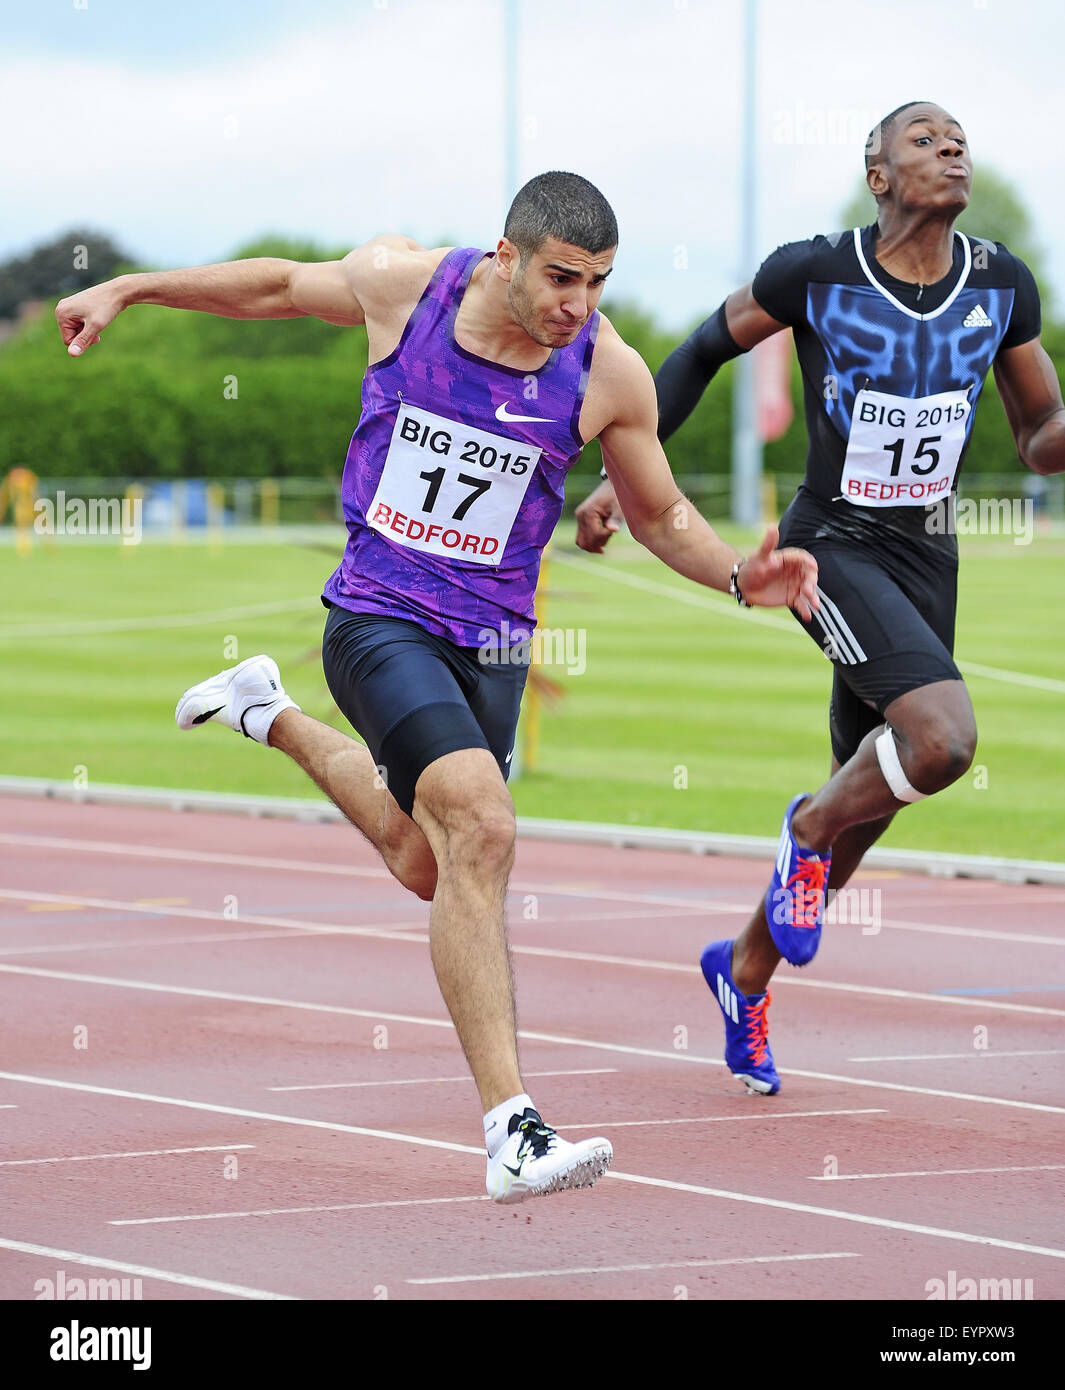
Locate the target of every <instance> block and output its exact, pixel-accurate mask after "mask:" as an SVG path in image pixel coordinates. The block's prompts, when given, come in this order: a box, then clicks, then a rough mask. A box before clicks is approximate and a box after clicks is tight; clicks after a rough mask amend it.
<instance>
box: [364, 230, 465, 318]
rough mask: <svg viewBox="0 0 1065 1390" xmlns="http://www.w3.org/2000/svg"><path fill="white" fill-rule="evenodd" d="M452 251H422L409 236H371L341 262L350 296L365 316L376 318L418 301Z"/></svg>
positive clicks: (435, 249)
mask: <svg viewBox="0 0 1065 1390" xmlns="http://www.w3.org/2000/svg"><path fill="white" fill-rule="evenodd" d="M452 249H453V248H452V247H450V246H442V247H436V248H434V249H432V250H426V248H425V247H424V246H419V244H418V243H417V242H416V241H412V240H411V238H410V237H407V236H400V235H394V234H386V235H383V236H377V237H373V238H372V239H371V240H370V241H366V242H364V243H363V244H362V245H361V246H357V247H356V248H355V250H354V251H350V252H349V253H348V254H347V255H346V256H345V257H344V259H343V261H341V265H342V266H343V269H344V275H345V277H346V278H347V281H348V283H349V284H350V286H351V289H352V293H353V294H354V295H355V297H356V298H357V299H358V301H359V303H360V304H361V305H362V306H363V308H364V309H365V310H366V311H367V312H368V313H371V314H373V313H376V314H378V315H380V314H381V313H382V312H385V313H388V312H390V311H392V310H395V309H397V308H402V307H403V306H404V305H410V307H413V305H414V304H416V303H417V301H418V300H419V299H420V298H421V296H422V293H423V292H424V290H425V287H426V285H428V283H429V281H430V280H431V279H432V278H433V272H434V271H435V270H436V268H437V266H438V265H439V264H440V262H441V261H442V260H443V259H444V257H445V256H446V255H447V253H448V252H449V251H450V250H452Z"/></svg>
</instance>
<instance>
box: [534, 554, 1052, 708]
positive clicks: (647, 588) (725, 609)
mask: <svg viewBox="0 0 1065 1390" xmlns="http://www.w3.org/2000/svg"><path fill="white" fill-rule="evenodd" d="M551 556H552V561H553V562H557V563H558V564H561V565H572V566H575V567H576V568H577V569H582V570H585V571H587V572H588V573H589V574H590V575H594V576H595V577H596V578H598V579H600V580H602V581H604V582H606V583H608V584H611V585H616V584H627V585H628V586H629V588H631V589H640V590H642V591H643V592H644V593H647V594H661V595H662V597H663V598H668V599H670V600H671V601H672V602H673V603H683V604H687V605H688V607H689V608H701V609H702V610H703V612H704V613H713V614H715V615H716V616H717V617H728V618H732V619H735V617H736V614H737V613H738V612H739V610H738V609H737V610H736V611H735V612H734V611H733V609H732V608H731V607H730V606H729V605H728V604H726V603H721V602H720V601H717V600H714V599H708V598H705V597H703V595H702V594H701V593H699V592H698V591H697V590H696V591H694V592H693V591H692V590H689V589H681V588H679V587H676V586H674V585H672V584H663V583H661V582H660V581H657V580H654V579H644V578H643V576H642V575H638V574H629V573H628V572H627V571H626V570H624V569H621V568H620V567H619V566H618V565H616V564H615V565H603V564H602V563H601V562H600V564H599V565H598V566H597V565H596V562H595V561H594V560H586V559H584V557H583V556H581V555H569V554H565V553H563V552H561V551H556V550H552V552H551ZM743 617H744V618H749V619H751V620H752V621H754V622H756V623H757V624H759V625H760V626H762V627H773V628H778V629H780V630H782V631H787V632H792V633H799V632H801V629H800V627H799V625H798V623H796V622H789V620H788V619H787V618H781V617H778V616H777V615H776V614H774V613H766V612H765V611H764V610H763V609H758V610H757V611H752V612H751V613H745V614H744V615H743ZM958 669H959V670H960V671H963V672H966V673H967V674H969V675H973V676H983V677H985V678H986V679H988V680H996V681H1005V682H1006V684H1008V685H1024V686H1028V687H1029V688H1030V689H1032V690H1052V691H1054V692H1055V693H1057V694H1065V681H1059V680H1054V679H1053V678H1052V677H1050V676H1032V675H1029V674H1028V672H1027V671H1010V670H1004V669H1003V668H1002V667H1000V666H982V665H978V664H977V663H976V662H974V661H959V662H958Z"/></svg>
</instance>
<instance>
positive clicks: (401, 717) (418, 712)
mask: <svg viewBox="0 0 1065 1390" xmlns="http://www.w3.org/2000/svg"><path fill="white" fill-rule="evenodd" d="M526 650H527V648H526ZM519 651H520V649H519ZM478 653H479V648H477V647H457V646H455V645H454V643H452V642H449V641H447V640H446V638H443V637H436V636H434V635H433V634H432V633H431V632H426V630H425V629H424V628H423V627H420V626H419V625H418V624H417V623H412V622H408V621H406V620H405V619H402V618H380V617H377V616H374V615H370V614H361V613H351V612H349V611H348V610H347V609H346V608H340V607H339V606H336V605H332V606H330V609H329V616H328V618H326V622H325V634H324V637H323V639H322V665H323V667H324V668H325V678H326V681H327V682H328V684H329V689H330V691H331V692H332V695H333V699H334V700H335V701H336V703H337V706H338V708H339V709H340V710H341V712H342V713H343V715H344V716H345V718H346V719H347V720H348V722H349V723H350V724H351V725H352V727H353V728H354V729H355V730H356V731H357V732H358V733H359V734H361V735H362V737H363V738H364V739H365V740H366V745H367V747H368V748H369V750H370V752H371V754H372V755H373V760H374V762H375V763H376V764H377V765H378V768H379V769H380V771H381V776H382V778H383V779H384V781H385V784H386V786H387V787H388V790H389V791H390V792H391V793H392V795H393V796H394V797H395V799H396V801H397V802H398V803H399V805H400V807H401V808H402V810H403V811H405V812H406V814H407V815H408V816H409V815H410V813H411V811H412V810H413V808H414V789H415V787H416V786H417V783H418V778H419V777H420V776H421V775H422V773H423V772H424V771H425V769H426V768H427V767H428V766H429V764H430V763H433V762H435V761H436V760H437V758H442V757H444V755H445V754H447V753H455V752H458V751H459V750H460V749H463V748H485V749H487V750H488V751H489V752H490V753H491V754H492V756H493V757H494V758H495V760H496V762H497V763H498V765H499V770H500V772H501V773H502V774H503V777H504V779H506V776H507V774H508V772H509V771H510V756H511V754H512V752H513V750H514V731H515V728H516V727H517V723H518V711H519V709H520V706H521V696H522V691H523V690H524V688H525V679H526V676H527V675H528V665H527V664H523V663H522V661H520V660H514V659H510V660H502V661H500V660H497V661H495V662H484V661H482V660H479V659H478ZM508 655H509V656H511V657H512V658H513V657H514V656H516V655H517V653H516V652H514V650H513V649H512V650H511V652H510V653H508V652H507V651H506V649H503V651H502V656H504V657H507V656H508Z"/></svg>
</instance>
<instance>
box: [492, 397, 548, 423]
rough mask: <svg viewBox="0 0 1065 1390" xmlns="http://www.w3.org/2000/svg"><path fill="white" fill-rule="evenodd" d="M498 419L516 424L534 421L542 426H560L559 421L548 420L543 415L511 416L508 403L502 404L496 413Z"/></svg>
mask: <svg viewBox="0 0 1065 1390" xmlns="http://www.w3.org/2000/svg"><path fill="white" fill-rule="evenodd" d="M496 419H497V420H510V421H513V422H515V423H517V422H518V421H520V420H527V421H530V422H531V421H533V420H535V421H536V422H537V423H538V424H541V425H557V424H558V421H557V420H546V419H545V418H544V417H543V416H542V415H511V414H509V413H508V411H507V402H506V401H504V402H503V404H502V405H501V406H500V407H499V408H498V410H497V411H496Z"/></svg>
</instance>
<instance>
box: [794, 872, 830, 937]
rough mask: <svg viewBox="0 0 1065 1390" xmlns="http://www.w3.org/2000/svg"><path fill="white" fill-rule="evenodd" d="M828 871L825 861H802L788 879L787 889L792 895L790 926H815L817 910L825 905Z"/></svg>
mask: <svg viewBox="0 0 1065 1390" xmlns="http://www.w3.org/2000/svg"><path fill="white" fill-rule="evenodd" d="M828 870H829V864H828V861H827V860H824V859H804V860H803V861H802V863H801V864H800V865H799V868H798V870H797V871H796V872H795V873H793V874H792V876H791V878H789V879H788V882H787V887H788V888H791V889H792V890H793V894H794V897H793V903H794V907H793V910H792V914H791V920H792V926H795V927H816V926H817V913H818V910H819V909H823V908H824V905H825V889H826V887H827V886H828Z"/></svg>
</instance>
